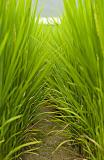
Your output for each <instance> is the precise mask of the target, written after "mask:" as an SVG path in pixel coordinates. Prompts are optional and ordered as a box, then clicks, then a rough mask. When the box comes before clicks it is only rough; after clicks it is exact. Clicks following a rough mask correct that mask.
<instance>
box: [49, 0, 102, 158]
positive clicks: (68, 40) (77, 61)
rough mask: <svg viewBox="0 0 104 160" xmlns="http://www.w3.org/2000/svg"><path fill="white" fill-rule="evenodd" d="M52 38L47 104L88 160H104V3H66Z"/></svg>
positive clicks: (84, 1) (85, 0) (95, 0)
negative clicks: (54, 108)
mask: <svg viewBox="0 0 104 160" xmlns="http://www.w3.org/2000/svg"><path fill="white" fill-rule="evenodd" d="M64 6H65V11H64V15H63V19H62V24H61V25H60V27H59V28H58V29H57V30H56V32H55V33H54V36H53V37H54V39H53V42H52V53H53V56H54V61H53V63H54V64H53V66H52V68H53V69H52V74H51V77H50V79H49V85H50V84H51V90H52V91H51V100H52V101H54V102H55V103H56V107H57V109H58V110H60V115H56V120H57V121H60V122H61V123H62V122H63V124H64V125H67V129H66V130H65V134H68V135H69V138H70V140H71V142H72V145H78V147H79V150H80V151H81V153H82V154H84V155H85V156H86V157H87V159H91V160H103V159H104V0H94V1H91V0H78V1H76V0H70V1H68V0H65V1H64Z"/></svg>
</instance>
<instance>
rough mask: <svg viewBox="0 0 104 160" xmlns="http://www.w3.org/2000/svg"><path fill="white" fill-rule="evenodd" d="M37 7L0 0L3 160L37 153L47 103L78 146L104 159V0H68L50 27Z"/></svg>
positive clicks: (0, 138) (89, 156)
mask: <svg viewBox="0 0 104 160" xmlns="http://www.w3.org/2000/svg"><path fill="white" fill-rule="evenodd" d="M36 8H37V2H36V4H35V7H34V8H33V7H32V1H31V0H26V1H24V0H18V1H17V0H1V1H0V160H12V159H15V160H16V159H21V156H22V155H23V154H24V153H33V152H35V150H36V147H37V144H39V143H41V141H40V140H39V138H37V139H36V137H38V135H36V131H37V129H35V128H34V126H35V123H37V122H38V121H39V120H40V118H41V116H42V115H43V113H41V109H40V108H41V106H44V102H45V101H46V104H47V101H49V103H48V104H50V105H51V106H53V105H54V106H55V111H57V112H56V116H55V117H53V118H54V120H55V121H56V123H61V124H62V125H63V126H65V127H64V128H65V130H64V133H65V135H66V136H67V137H68V141H70V143H71V144H72V146H73V147H76V146H77V148H78V149H79V152H80V153H81V154H82V155H83V156H84V157H86V158H87V159H89V160H104V156H103V155H104V84H103V81H104V73H103V72H104V44H103V43H104V13H103V11H104V0H93V1H92V0H77V1H76V0H64V8H65V9H64V13H63V17H62V23H61V24H60V25H58V24H54V26H52V27H51V26H50V25H47V26H46V25H43V24H39V17H38V18H36ZM55 111H54V112H55ZM62 143H63V142H62Z"/></svg>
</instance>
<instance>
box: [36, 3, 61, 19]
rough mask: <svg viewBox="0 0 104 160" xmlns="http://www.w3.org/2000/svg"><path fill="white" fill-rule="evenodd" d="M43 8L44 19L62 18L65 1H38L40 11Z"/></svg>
mask: <svg viewBox="0 0 104 160" xmlns="http://www.w3.org/2000/svg"><path fill="white" fill-rule="evenodd" d="M33 2H35V0H33ZM41 8H44V9H43V11H42V13H41V16H42V17H47V16H48V17H51V16H53V17H57V16H61V15H62V12H63V0H38V11H40V10H41Z"/></svg>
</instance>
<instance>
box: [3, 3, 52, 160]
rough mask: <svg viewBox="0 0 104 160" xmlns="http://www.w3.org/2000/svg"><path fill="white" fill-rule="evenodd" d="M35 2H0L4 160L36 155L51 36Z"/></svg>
mask: <svg viewBox="0 0 104 160" xmlns="http://www.w3.org/2000/svg"><path fill="white" fill-rule="evenodd" d="M36 6H37V2H36V4H35V6H34V7H33V4H32V1H31V0H26V1H24V0H18V1H17V0H1V1H0V160H11V159H17V158H20V157H21V156H22V154H23V153H25V152H26V153H32V152H34V150H35V149H33V148H31V146H33V145H35V144H38V143H40V141H38V140H36V139H35V137H34V138H32V137H33V136H32V135H33V134H34V132H35V131H34V130H35V129H34V128H33V127H31V126H32V125H34V123H35V122H37V121H38V117H39V116H38V114H39V113H40V112H39V104H40V102H41V103H42V101H43V99H44V94H45V91H44V89H45V77H46V75H47V72H48V69H49V65H48V64H47V63H48V62H47V57H48V56H47V52H45V50H46V49H45V45H43V44H46V39H47V34H44V33H43V30H42V25H41V24H39V23H38V21H39V17H38V18H36Z"/></svg>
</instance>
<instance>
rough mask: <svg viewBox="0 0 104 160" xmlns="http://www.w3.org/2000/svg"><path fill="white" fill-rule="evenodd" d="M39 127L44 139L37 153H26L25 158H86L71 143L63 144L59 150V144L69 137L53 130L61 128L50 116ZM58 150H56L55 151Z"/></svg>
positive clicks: (40, 159)
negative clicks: (74, 149)
mask: <svg viewBox="0 0 104 160" xmlns="http://www.w3.org/2000/svg"><path fill="white" fill-rule="evenodd" d="M37 127H38V129H39V130H41V132H42V135H41V138H42V141H43V143H42V144H41V145H40V148H39V150H38V151H37V154H36V155H31V154H30V155H29V154H28V155H25V156H24V158H23V160H85V159H84V158H82V157H81V156H80V155H79V154H77V153H76V152H75V151H73V149H72V148H71V147H70V144H64V145H62V146H61V147H60V148H59V149H58V150H56V148H57V146H59V144H60V143H62V142H63V141H66V140H67V138H66V137H64V136H62V135H61V134H57V132H56V133H55V132H53V130H60V129H62V128H60V127H59V126H55V124H54V122H51V120H50V117H49V116H48V118H47V119H44V120H42V121H41V122H40V123H39V124H38V125H37ZM55 150H56V152H54V151H55Z"/></svg>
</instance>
